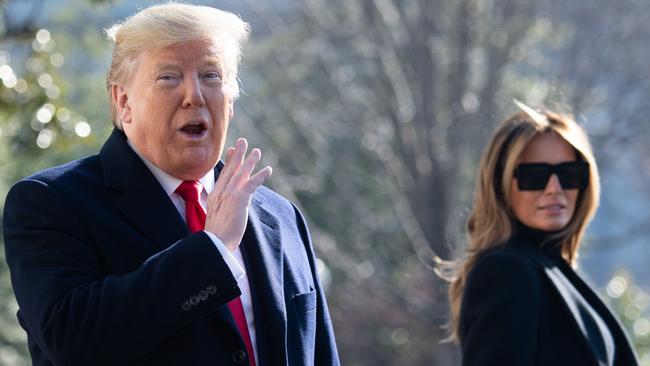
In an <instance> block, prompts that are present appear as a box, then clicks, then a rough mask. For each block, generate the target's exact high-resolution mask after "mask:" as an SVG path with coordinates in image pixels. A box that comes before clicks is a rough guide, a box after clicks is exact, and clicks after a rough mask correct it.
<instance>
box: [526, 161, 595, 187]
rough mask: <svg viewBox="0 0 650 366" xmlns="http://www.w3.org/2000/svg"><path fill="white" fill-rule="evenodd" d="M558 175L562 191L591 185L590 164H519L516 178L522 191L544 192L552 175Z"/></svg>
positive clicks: (580, 162) (577, 162) (581, 162)
mask: <svg viewBox="0 0 650 366" xmlns="http://www.w3.org/2000/svg"><path fill="white" fill-rule="evenodd" d="M553 174H556V175H557V177H558V179H559V180H560V185H561V186H562V189H580V190H583V189H585V188H587V185H588V184H589V163H587V162H586V161H572V162H568V163H561V164H555V165H553V164H546V163H525V164H519V165H518V166H517V168H516V169H515V173H514V176H515V178H516V179H517V187H519V190H520V191H543V190H544V189H545V188H546V185H547V184H548V180H549V179H550V178H551V175H553Z"/></svg>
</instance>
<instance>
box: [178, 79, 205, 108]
mask: <svg viewBox="0 0 650 366" xmlns="http://www.w3.org/2000/svg"><path fill="white" fill-rule="evenodd" d="M183 87H184V92H185V99H184V100H183V107H185V108H189V107H201V106H203V105H205V99H204V98H203V91H202V90H201V80H200V79H199V78H198V77H196V76H194V77H190V78H185V80H184V85H183Z"/></svg>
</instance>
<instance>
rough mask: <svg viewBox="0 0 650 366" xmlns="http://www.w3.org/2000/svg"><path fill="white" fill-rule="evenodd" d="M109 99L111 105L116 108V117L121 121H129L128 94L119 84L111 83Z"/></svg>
mask: <svg viewBox="0 0 650 366" xmlns="http://www.w3.org/2000/svg"><path fill="white" fill-rule="evenodd" d="M111 99H112V100H113V105H114V106H115V108H117V118H118V119H119V120H120V122H122V123H130V122H131V106H130V105H129V96H128V95H127V93H126V89H124V87H123V86H121V85H111Z"/></svg>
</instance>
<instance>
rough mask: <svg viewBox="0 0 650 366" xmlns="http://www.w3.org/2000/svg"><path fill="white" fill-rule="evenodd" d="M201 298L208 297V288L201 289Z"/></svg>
mask: <svg viewBox="0 0 650 366" xmlns="http://www.w3.org/2000/svg"><path fill="white" fill-rule="evenodd" d="M199 298H200V299H201V300H206V299H207V298H208V291H206V290H201V291H199Z"/></svg>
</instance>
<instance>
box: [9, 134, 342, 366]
mask: <svg viewBox="0 0 650 366" xmlns="http://www.w3.org/2000/svg"><path fill="white" fill-rule="evenodd" d="M217 173H218V171H217V172H215V175H216V174H217ZM4 235H5V249H6V253H7V262H8V263H9V268H10V270H11V278H12V283H13V286H14V290H15V293H16V298H17V299H18V304H19V305H20V310H19V312H18V318H19V320H20V323H21V325H22V326H23V328H25V330H26V331H27V337H28V342H29V349H30V353H31V355H32V361H33V363H34V365H39V366H41V365H42V366H46V365H53V364H54V365H66V366H69V365H84V366H87V365H157V366H160V365H183V366H185V365H232V364H235V363H241V361H242V358H243V357H242V352H243V351H242V350H243V349H244V343H243V341H242V338H241V337H240V335H239V331H238V330H237V327H236V325H235V322H234V320H233V317H232V315H231V313H230V312H229V311H228V308H227V305H226V303H227V302H228V301H230V300H232V299H233V298H234V297H236V296H238V295H239V294H240V290H239V287H238V286H237V281H236V280H235V279H234V278H233V276H232V273H231V272H230V270H229V269H228V267H227V265H226V263H225V262H224V260H223V258H222V257H221V255H220V254H219V251H218V250H217V249H216V247H215V245H214V243H213V242H212V241H211V240H210V238H209V237H208V236H207V235H206V234H205V233H204V232H197V233H194V234H190V233H189V232H188V230H187V227H186V225H185V223H184V222H183V219H182V217H181V216H180V215H179V214H178V211H177V210H176V208H175V207H174V205H173V204H172V202H171V200H170V199H169V196H167V195H166V193H165V191H164V190H163V189H162V188H161V186H160V184H159V183H158V181H157V180H156V179H155V177H154V176H153V175H152V174H151V172H150V170H149V169H148V168H147V167H146V166H145V165H144V163H143V162H142V160H140V158H138V156H137V155H136V154H135V153H134V152H133V150H131V148H130V147H129V146H128V145H127V142H126V137H125V136H124V134H122V133H120V132H119V131H115V132H114V133H113V135H112V136H111V137H110V138H109V140H108V142H107V143H106V144H105V145H104V147H103V148H102V150H101V152H100V154H99V155H95V156H91V157H89V158H86V159H82V160H78V161H75V162H72V163H69V164H66V165H64V166H60V167H56V168H52V169H49V170H46V171H43V172H39V173H37V174H35V175H33V176H31V177H29V178H26V179H23V180H21V181H20V182H18V183H17V184H16V185H14V186H13V188H12V189H11V191H10V192H9V195H8V197H7V200H6V206H5V212H4ZM242 250H243V251H246V252H247V253H248V255H247V258H248V259H249V263H248V264H250V266H249V265H248V264H247V269H248V271H249V278H250V284H251V292H252V298H253V305H254V306H253V310H254V313H255V328H256V332H257V340H258V351H259V360H258V364H259V365H278V366H287V365H300V366H302V365H328V366H332V365H338V364H339V361H338V356H337V351H336V345H335V343H334V334H333V331H332V326H331V322H330V317H329V312H328V310H327V304H326V302H325V296H324V293H323V290H322V288H321V285H320V282H319V280H318V276H317V273H316V262H315V258H314V252H313V248H312V245H311V242H310V238H309V234H308V232H307V228H306V226H305V222H304V221H303V218H302V216H301V214H300V213H299V211H298V210H297V209H296V208H295V207H294V206H293V205H292V204H291V203H290V202H289V201H287V200H286V199H284V198H282V197H280V196H279V195H277V194H276V193H274V192H272V191H271V190H269V189H266V188H264V187H260V188H259V189H258V190H257V191H256V192H255V193H254V195H253V198H252V203H251V206H250V210H249V218H248V225H247V228H246V232H245V233H244V239H243V242H242ZM188 302H189V305H191V306H189V305H188Z"/></svg>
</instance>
